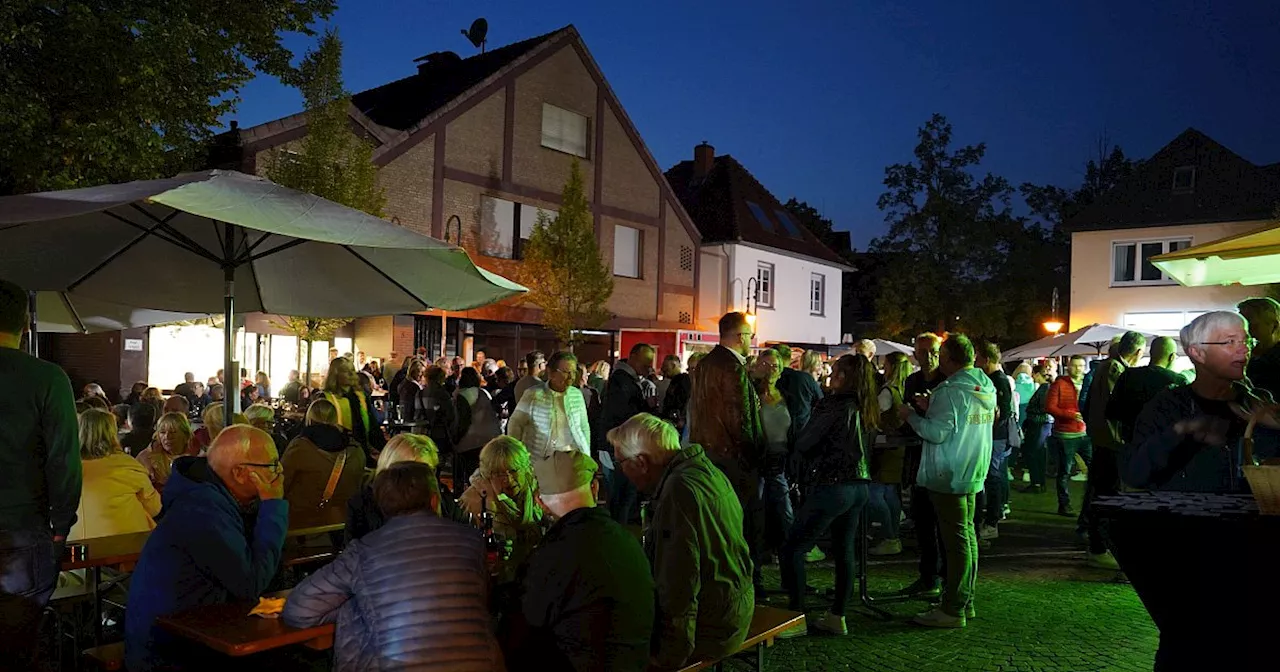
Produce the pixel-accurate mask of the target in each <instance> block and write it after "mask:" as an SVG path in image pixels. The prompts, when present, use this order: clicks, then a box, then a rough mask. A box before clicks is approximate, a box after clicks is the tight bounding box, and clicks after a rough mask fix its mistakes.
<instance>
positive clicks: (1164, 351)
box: [1107, 336, 1186, 443]
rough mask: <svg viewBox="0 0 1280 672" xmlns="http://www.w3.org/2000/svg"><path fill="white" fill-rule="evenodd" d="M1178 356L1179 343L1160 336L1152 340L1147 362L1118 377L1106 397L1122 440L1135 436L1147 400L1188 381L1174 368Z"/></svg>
mask: <svg viewBox="0 0 1280 672" xmlns="http://www.w3.org/2000/svg"><path fill="white" fill-rule="evenodd" d="M1177 359H1178V344H1177V343H1176V342H1174V340H1173V339H1172V338H1169V337H1168V336H1161V337H1159V338H1157V339H1155V340H1154V341H1151V360H1150V362H1149V363H1148V364H1147V365H1146V366H1135V367H1132V368H1129V369H1125V372H1124V373H1122V374H1120V378H1119V379H1118V380H1116V386H1115V388H1114V389H1112V390H1111V396H1110V398H1109V399H1108V400H1107V419H1108V420H1110V421H1112V422H1117V423H1119V424H1120V439H1121V440H1122V441H1123V442H1125V443H1128V442H1130V441H1132V440H1133V425H1134V423H1135V422H1136V421H1137V420H1138V414H1139V413H1141V412H1142V408H1143V407H1144V406H1146V405H1147V402H1149V401H1151V400H1152V399H1154V398H1155V396H1156V395H1157V394H1160V392H1162V391H1163V390H1167V389H1169V388H1171V387H1178V386H1179V385H1184V384H1186V381H1185V380H1184V379H1183V378H1182V376H1179V375H1178V374H1176V373H1174V372H1173V363H1174V361H1175V360H1177Z"/></svg>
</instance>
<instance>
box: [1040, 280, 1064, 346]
mask: <svg viewBox="0 0 1280 672" xmlns="http://www.w3.org/2000/svg"><path fill="white" fill-rule="evenodd" d="M1052 310H1053V317H1051V318H1049V319H1048V320H1045V322H1044V330H1045V331H1047V332H1049V333H1051V334H1053V335H1054V336H1057V335H1058V332H1059V331H1062V327H1063V326H1064V325H1063V324H1062V321H1061V320H1059V319H1058V288H1057V287H1054V288H1053V308H1052Z"/></svg>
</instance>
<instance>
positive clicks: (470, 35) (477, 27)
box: [462, 17, 489, 52]
mask: <svg viewBox="0 0 1280 672" xmlns="http://www.w3.org/2000/svg"><path fill="white" fill-rule="evenodd" d="M462 34H463V35H466V36H467V39H468V40H471V44H472V45H474V46H476V47H478V48H479V49H480V51H481V52H483V51H484V43H485V38H486V37H488V35H489V22H488V21H486V20H484V17H480V18H478V19H476V20H475V21H472V22H471V29H470V30H463V31H462Z"/></svg>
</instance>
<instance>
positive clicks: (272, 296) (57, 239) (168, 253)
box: [0, 170, 526, 412]
mask: <svg viewBox="0 0 1280 672" xmlns="http://www.w3.org/2000/svg"><path fill="white" fill-rule="evenodd" d="M0 275H2V276H3V277H4V278H5V279H7V280H10V281H12V282H15V283H17V284H19V285H21V286H23V287H25V288H26V289H28V290H33V291H51V292H67V293H70V294H72V295H74V296H76V297H83V298H84V299H90V300H96V301H105V302H108V303H123V304H126V305H130V306H139V307H145V308H148V309H151V310H160V311H169V312H178V313H191V312H196V313H223V315H224V318H225V324H234V323H235V319H234V315H235V312H236V311H241V312H266V313H276V314H282V315H309V316H315V317H358V316H365V315H390V314H395V313H409V312H416V311H420V310H426V309H428V308H441V309H445V310H466V309H469V308H475V307H478V306H482V305H486V304H489V303H492V302H494V301H498V300H500V299H503V298H506V297H509V296H513V295H517V294H520V293H522V292H524V291H526V290H525V288H524V287H522V286H520V285H518V284H516V283H514V282H511V281H509V280H507V279H505V278H502V277H501V276H498V275H495V274H493V273H489V272H488V271H485V270H484V269H482V268H477V267H476V266H475V264H473V263H472V262H471V259H470V257H468V256H467V253H466V251H464V250H463V249H461V248H459V247H456V246H454V245H450V244H448V243H444V242H442V241H439V240H436V239H434V238H431V237H428V236H424V235H421V234H418V233H415V232H413V231H410V230H408V229H406V228H403V227H401V226H398V225H395V224H392V223H390V222H387V221H385V220H382V219H379V218H377V217H373V216H371V215H368V214H365V213H363V212H359V211H357V210H354V209H352V208H348V207H346V206H343V205H339V204H337V203H333V202H331V201H327V200H325V199H323V198H319V197H317V196H313V195H310V194H305V193H302V192H298V191H294V190H292V189H286V188H285V187H281V186H280V185H277V184H274V183H272V182H270V181H268V180H265V179H263V178H260V177H255V176H252V175H245V174H243V173H237V172H234V171H223V170H209V171H203V172H198V173H186V174H182V175H178V176H176V177H172V178H167V179H161V180H145V181H139V182H129V183H126V184H112V185H104V186H101V187H90V188H86V189H70V190H66V191H53V192H44V193H39V194H26V195H20V196H8V197H4V198H0ZM225 333H226V337H225V357H224V360H225V363H226V369H227V370H228V371H232V370H234V367H233V366H232V363H231V351H232V347H231V338H232V334H233V333H234V330H232V329H226V330H225ZM227 400H228V403H227V411H228V412H231V411H232V410H233V408H234V405H235V403H236V401H237V400H238V397H237V395H234V394H229V395H227Z"/></svg>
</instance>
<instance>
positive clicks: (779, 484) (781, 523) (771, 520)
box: [760, 472, 795, 550]
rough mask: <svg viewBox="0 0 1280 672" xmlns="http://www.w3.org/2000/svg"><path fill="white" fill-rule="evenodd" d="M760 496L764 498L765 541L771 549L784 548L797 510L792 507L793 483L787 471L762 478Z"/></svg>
mask: <svg viewBox="0 0 1280 672" xmlns="http://www.w3.org/2000/svg"><path fill="white" fill-rule="evenodd" d="M760 498H761V499H763V500H764V531H765V535H764V536H765V543H766V544H767V546H768V548H769V549H770V550H773V549H778V548H782V545H783V544H784V543H786V541H787V535H788V534H790V533H791V524H792V523H793V522H794V521H795V511H793V510H792V508H791V485H790V484H789V483H788V482H787V475H786V474H785V473H781V472H779V473H777V474H772V475H767V476H762V477H761V478H760Z"/></svg>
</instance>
